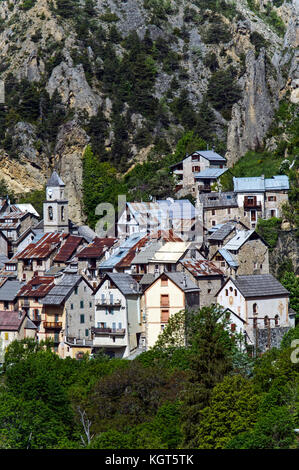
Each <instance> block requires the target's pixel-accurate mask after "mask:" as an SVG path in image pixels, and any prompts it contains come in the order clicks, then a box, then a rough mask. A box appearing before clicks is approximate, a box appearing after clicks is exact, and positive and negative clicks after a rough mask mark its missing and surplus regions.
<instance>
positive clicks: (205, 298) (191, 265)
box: [177, 258, 225, 307]
mask: <svg viewBox="0 0 299 470" xmlns="http://www.w3.org/2000/svg"><path fill="white" fill-rule="evenodd" d="M177 271H178V272H183V273H186V274H187V275H188V276H189V277H190V279H191V280H192V281H193V282H194V284H196V285H197V286H198V287H199V289H200V306H201V307H206V306H209V305H211V304H213V303H216V297H215V295H216V293H217V292H218V291H219V289H220V287H221V286H222V284H223V283H224V279H225V277H224V273H223V272H222V271H221V269H219V268H217V267H216V265H215V264H214V263H213V262H212V261H208V260H199V259H194V258H184V259H182V260H180V261H179V263H178V265H177Z"/></svg>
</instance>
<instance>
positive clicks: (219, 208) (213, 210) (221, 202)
mask: <svg viewBox="0 0 299 470" xmlns="http://www.w3.org/2000/svg"><path fill="white" fill-rule="evenodd" d="M196 208H197V209H198V211H199V214H200V215H199V216H200V217H201V220H202V223H203V225H204V227H206V228H207V229H210V228H211V227H215V226H217V225H220V224H225V223H228V222H229V221H231V220H238V219H239V216H240V211H239V206H238V200H237V195H236V193H234V192H232V191H231V192H214V191H213V192H209V193H199V194H198V196H197V203H196Z"/></svg>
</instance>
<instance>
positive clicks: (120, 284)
mask: <svg viewBox="0 0 299 470" xmlns="http://www.w3.org/2000/svg"><path fill="white" fill-rule="evenodd" d="M107 276H108V277H109V278H110V279H111V281H112V282H113V283H114V284H115V285H116V287H117V288H118V289H119V290H120V291H121V292H122V293H123V294H124V295H130V294H138V292H139V286H138V284H137V282H136V281H135V279H133V278H132V276H131V275H130V274H127V273H107Z"/></svg>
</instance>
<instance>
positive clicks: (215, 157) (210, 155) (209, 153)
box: [191, 150, 226, 162]
mask: <svg viewBox="0 0 299 470" xmlns="http://www.w3.org/2000/svg"><path fill="white" fill-rule="evenodd" d="M191 155H200V156H201V157H204V158H206V159H207V160H209V161H210V162H213V161H221V162H226V158H224V157H222V156H221V155H219V153H216V152H214V150H196V151H195V152H193V153H191Z"/></svg>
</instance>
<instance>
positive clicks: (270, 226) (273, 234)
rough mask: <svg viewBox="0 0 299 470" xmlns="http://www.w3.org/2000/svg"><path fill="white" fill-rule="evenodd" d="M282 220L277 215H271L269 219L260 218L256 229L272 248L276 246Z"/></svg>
mask: <svg viewBox="0 0 299 470" xmlns="http://www.w3.org/2000/svg"><path fill="white" fill-rule="evenodd" d="M281 222H282V221H281V219H278V218H277V217H271V218H270V219H267V220H265V219H259V220H258V223H257V227H256V231H257V233H258V234H259V235H260V236H261V237H262V238H263V239H264V240H265V241H266V242H267V243H268V245H269V247H270V249H271V248H274V247H275V246H276V243H277V240H278V231H279V230H280V227H281Z"/></svg>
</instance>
